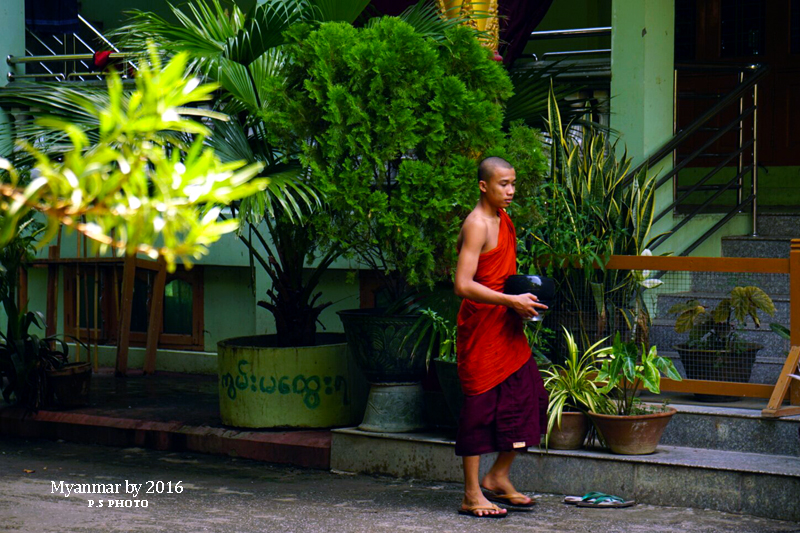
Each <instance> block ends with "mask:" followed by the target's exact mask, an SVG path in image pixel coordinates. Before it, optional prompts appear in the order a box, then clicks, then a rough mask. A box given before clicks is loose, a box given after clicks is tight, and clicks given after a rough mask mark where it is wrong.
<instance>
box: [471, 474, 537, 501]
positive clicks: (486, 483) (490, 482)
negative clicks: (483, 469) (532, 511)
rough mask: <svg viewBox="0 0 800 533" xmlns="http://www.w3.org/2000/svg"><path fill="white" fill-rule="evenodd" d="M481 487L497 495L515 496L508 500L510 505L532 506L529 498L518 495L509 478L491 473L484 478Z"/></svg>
mask: <svg viewBox="0 0 800 533" xmlns="http://www.w3.org/2000/svg"><path fill="white" fill-rule="evenodd" d="M481 487H483V488H484V489H486V490H490V491H492V492H494V493H495V494H509V495H512V494H513V495H514V496H512V497H510V498H508V503H509V504H510V505H530V504H531V502H533V500H532V499H531V498H529V497H528V496H525V495H524V494H520V493H518V492H517V489H515V488H514V485H513V484H512V483H511V480H510V479H508V477H504V476H497V475H493V474H492V473H491V472H489V473H487V474H486V475H485V476H484V477H483V479H482V480H481Z"/></svg>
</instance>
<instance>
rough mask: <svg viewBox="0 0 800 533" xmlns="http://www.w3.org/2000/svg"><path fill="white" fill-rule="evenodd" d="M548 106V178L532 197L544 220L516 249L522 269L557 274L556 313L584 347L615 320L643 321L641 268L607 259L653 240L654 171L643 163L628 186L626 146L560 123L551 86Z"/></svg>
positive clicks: (639, 248)
mask: <svg viewBox="0 0 800 533" xmlns="http://www.w3.org/2000/svg"><path fill="white" fill-rule="evenodd" d="M548 112H549V115H548V116H549V120H548V132H549V137H550V139H551V153H550V179H549V180H548V181H547V182H545V183H544V184H543V185H542V187H541V189H540V193H539V194H538V195H536V196H535V197H534V200H533V201H534V208H535V209H536V210H538V211H539V213H540V214H541V219H542V223H540V224H538V225H536V224H531V225H529V226H527V227H524V230H523V231H521V232H520V233H521V235H520V241H521V242H520V245H521V246H520V247H521V252H520V253H519V254H518V257H519V262H520V268H521V270H522V271H528V272H540V273H547V275H549V276H551V277H553V278H554V279H555V280H556V283H557V293H558V294H559V295H561V296H560V299H559V300H558V301H557V302H556V304H555V305H554V306H553V307H551V313H552V314H554V315H556V316H557V317H558V316H560V317H562V318H563V320H564V321H567V323H569V327H570V328H573V327H574V328H576V329H577V333H578V340H577V342H578V344H579V346H581V347H582V348H584V349H586V348H588V347H589V346H590V345H592V344H593V343H594V342H595V341H596V340H597V339H599V338H600V337H602V336H604V335H605V332H606V331H608V330H609V329H610V331H615V330H618V329H621V327H622V323H617V322H622V321H625V322H627V325H628V327H629V328H633V325H634V324H635V323H636V322H637V321H641V317H639V316H638V315H637V312H636V311H635V310H638V311H639V312H645V313H646V307H645V306H638V305H637V295H638V294H639V293H640V291H639V282H640V280H638V278H637V277H636V275H635V274H634V273H632V272H622V271H610V270H606V269H605V268H603V267H604V266H605V264H606V263H607V262H608V259H609V257H610V256H611V255H613V254H618V255H639V254H642V253H644V252H645V250H646V249H647V248H648V246H649V245H650V243H651V242H652V238H651V237H650V236H649V233H650V229H651V226H652V220H653V209H654V205H655V196H654V193H655V178H654V177H649V176H647V173H646V171H645V170H643V171H641V172H640V173H639V174H638V175H636V176H635V177H634V179H633V180H632V183H631V185H630V186H623V183H624V182H625V180H626V178H627V177H628V176H629V175H630V170H631V159H630V158H629V157H628V156H627V153H623V154H622V156H621V157H620V158H618V157H617V148H616V144H615V143H610V142H609V141H608V139H607V137H606V135H605V134H604V133H602V132H600V131H597V130H595V129H593V128H589V129H584V130H582V131H580V133H581V135H576V133H577V132H576V131H575V129H574V128H573V126H572V125H570V124H567V125H565V124H563V123H562V120H561V114H560V111H559V109H558V102H557V99H556V94H555V93H554V92H553V91H552V90H551V92H550V96H549V111H548ZM598 265H599V267H600V268H596V266H598ZM567 314H571V315H572V316H573V317H574V318H576V319H577V321H576V322H574V321H573V318H567ZM559 320H561V318H560V319H559ZM645 322H647V321H645ZM562 348H563V347H562ZM556 356H557V357H558V355H556Z"/></svg>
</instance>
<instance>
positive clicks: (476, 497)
mask: <svg viewBox="0 0 800 533" xmlns="http://www.w3.org/2000/svg"><path fill="white" fill-rule="evenodd" d="M461 510H462V511H467V512H469V513H471V514H473V515H475V516H487V515H492V516H504V515H505V514H506V513H508V511H506V510H505V509H501V508H500V507H497V506H496V505H494V504H493V503H491V502H490V501H489V500H487V499H486V497H485V496H484V495H483V493H482V492H477V493H468V492H465V493H464V499H463V500H461Z"/></svg>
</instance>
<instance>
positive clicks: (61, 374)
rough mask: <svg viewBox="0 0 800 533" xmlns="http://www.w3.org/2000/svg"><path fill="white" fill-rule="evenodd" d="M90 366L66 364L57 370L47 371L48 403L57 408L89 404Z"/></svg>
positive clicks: (87, 364) (85, 364) (86, 364)
mask: <svg viewBox="0 0 800 533" xmlns="http://www.w3.org/2000/svg"><path fill="white" fill-rule="evenodd" d="M91 379H92V365H90V364H89V363H68V364H66V365H64V366H63V368H60V369H58V370H48V371H47V386H48V390H49V391H50V402H51V403H52V404H53V405H54V406H57V407H81V406H84V405H88V404H89V385H90V383H91Z"/></svg>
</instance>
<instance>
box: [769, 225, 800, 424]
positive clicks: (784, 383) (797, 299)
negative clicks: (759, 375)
mask: <svg viewBox="0 0 800 533" xmlns="http://www.w3.org/2000/svg"><path fill="white" fill-rule="evenodd" d="M789 344H790V345H791V350H790V351H789V356H788V357H787V358H786V362H785V363H784V364H783V369H782V370H781V375H780V376H779V377H778V382H777V383H775V390H774V391H773V392H772V397H770V399H769V403H768V404H767V408H766V409H764V410H763V411H761V415H762V416H767V417H777V416H792V415H798V414H800V386H798V385H800V381H798V380H795V379H792V374H796V373H797V367H798V364H800V239H792V247H791V250H790V252H789ZM787 394H788V395H789V403H790V404H791V406H790V407H781V404H783V400H784V399H785V398H786V395H787Z"/></svg>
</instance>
